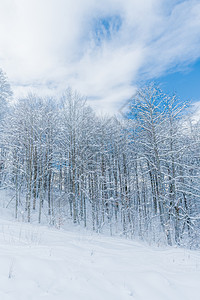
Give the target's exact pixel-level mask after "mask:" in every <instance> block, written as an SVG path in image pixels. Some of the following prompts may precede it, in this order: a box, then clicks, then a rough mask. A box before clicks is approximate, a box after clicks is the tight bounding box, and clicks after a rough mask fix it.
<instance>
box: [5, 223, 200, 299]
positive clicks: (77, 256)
mask: <svg viewBox="0 0 200 300" xmlns="http://www.w3.org/2000/svg"><path fill="white" fill-rule="evenodd" d="M0 265H1V268H0V299H2V300H27V299H29V300H43V299H48V300H66V299H69V300H79V299H87V300H94V299H95V300H102V299H103V300H107V299H108V300H112V299H113V300H128V299H137V300H147V299H148V300H151V299H152V300H167V299H169V300H178V299H180V300H190V299H193V300H198V299H199V295H200V285H199V278H200V253H199V252H198V251H190V250H184V249H178V248H173V247H171V248H167V249H164V248H153V247H149V246H146V245H144V244H142V243H139V242H136V241H130V240H125V239H122V238H116V237H106V236H103V235H96V234H92V233H91V232H87V231H83V230H82V229H80V228H78V227H75V228H74V227H73V228H71V229H68V230H56V229H52V228H47V227H44V226H34V225H31V224H26V223H19V222H15V221H12V220H11V218H10V219H9V218H5V217H4V218H3V217H1V220H0Z"/></svg>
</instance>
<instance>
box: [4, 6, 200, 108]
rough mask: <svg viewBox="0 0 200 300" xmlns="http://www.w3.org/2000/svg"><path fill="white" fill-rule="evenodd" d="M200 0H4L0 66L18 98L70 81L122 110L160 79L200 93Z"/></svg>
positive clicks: (189, 93)
mask: <svg viewBox="0 0 200 300" xmlns="http://www.w3.org/2000/svg"><path fill="white" fill-rule="evenodd" d="M199 16H200V1H199V0H186V1H180V0H168V1H166V0H101V1H98V0H73V1H72V0H0V67H1V68H2V69H3V70H4V71H5V72H6V74H7V76H8V78H9V81H10V83H11V85H12V88H13V91H14V95H15V97H22V96H25V95H26V93H27V92H30V91H32V92H37V93H38V94H40V95H56V96H59V95H61V93H62V92H63V91H64V90H65V89H66V88H67V87H69V86H70V87H72V88H73V89H76V90H77V91H78V92H79V93H80V94H81V95H84V96H87V98H88V101H89V102H90V104H91V105H92V106H93V107H94V108H95V109H96V110H97V111H100V112H108V113H110V112H111V113H113V112H117V111H118V110H119V109H120V107H121V106H122V105H123V103H125V102H126V101H127V99H130V98H131V96H132V95H133V94H134V93H135V91H136V89H137V88H138V87H139V86H140V85H141V84H144V83H145V82H146V81H149V80H154V81H155V80H156V81H158V82H159V83H161V85H162V86H163V89H164V90H165V91H167V92H169V93H171V92H173V91H176V92H177V93H178V94H179V95H180V97H183V98H188V97H189V98H192V99H193V101H199V100H200V93H199V91H198V79H199V75H200V71H199V70H200V60H199V59H200V17H199Z"/></svg>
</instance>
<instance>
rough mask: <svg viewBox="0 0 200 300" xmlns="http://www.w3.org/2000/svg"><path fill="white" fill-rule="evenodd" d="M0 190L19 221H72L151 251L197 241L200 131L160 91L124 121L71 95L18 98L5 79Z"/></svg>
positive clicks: (0, 89)
mask: <svg viewBox="0 0 200 300" xmlns="http://www.w3.org/2000/svg"><path fill="white" fill-rule="evenodd" d="M0 104H1V110H0V136H1V138H0V141H1V144H0V188H1V189H7V190H9V192H10V194H11V200H10V202H9V203H8V204H7V207H10V208H12V210H13V214H14V216H15V218H16V219H18V220H23V221H25V222H32V221H33V220H34V221H36V220H37V222H39V223H45V224H49V225H52V226H56V227H58V228H60V227H61V226H62V225H63V224H64V223H65V222H71V223H74V224H78V225H80V226H83V227H86V228H89V229H92V230H94V231H96V232H98V233H101V232H106V233H109V234H110V235H121V236H124V237H127V238H134V239H140V240H143V241H145V242H147V243H149V244H156V245H160V244H165V245H177V246H185V247H190V248H197V247H198V245H199V241H200V122H199V121H198V120H195V119H194V118H193V115H192V113H191V106H190V105H189V104H185V103H183V101H181V100H180V99H179V98H178V97H177V96H174V95H173V96H171V95H166V94H165V93H164V92H162V90H161V89H160V88H159V86H157V85H156V84H148V85H146V86H143V87H141V88H139V89H138V90H137V93H136V94H135V95H134V96H133V97H132V98H131V99H130V101H129V102H128V104H127V107H126V108H127V112H126V113H124V114H123V115H122V114H120V115H119V116H112V117H109V116H99V115H97V114H96V113H95V112H94V111H93V110H92V108H91V107H90V106H89V105H88V103H87V99H86V98H85V97H83V96H81V95H80V94H79V93H78V92H76V91H74V90H73V89H71V88H68V89H67V90H66V91H65V92H64V93H63V95H62V97H61V98H60V99H57V98H53V97H48V96H47V97H40V96H38V95H36V94H28V95H27V96H26V97H25V98H23V99H13V96H12V92H11V87H10V85H9V83H8V81H7V77H6V75H5V74H4V72H3V71H0Z"/></svg>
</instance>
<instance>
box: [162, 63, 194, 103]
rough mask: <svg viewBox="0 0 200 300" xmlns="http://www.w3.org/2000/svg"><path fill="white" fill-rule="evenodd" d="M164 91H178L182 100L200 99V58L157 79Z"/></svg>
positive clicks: (171, 92) (192, 100)
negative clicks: (179, 69) (182, 68)
mask: <svg viewBox="0 0 200 300" xmlns="http://www.w3.org/2000/svg"><path fill="white" fill-rule="evenodd" d="M157 82H158V83H159V84H160V85H161V88H162V89H163V91H165V92H166V93H169V94H173V93H176V94H177V95H178V96H179V97H180V100H183V101H191V102H197V101H200V59H199V60H197V61H196V62H194V63H193V64H189V65H188V66H187V67H185V68H184V70H181V71H179V72H177V71H175V72H172V73H170V74H167V75H164V76H161V77H160V78H158V79H157Z"/></svg>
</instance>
